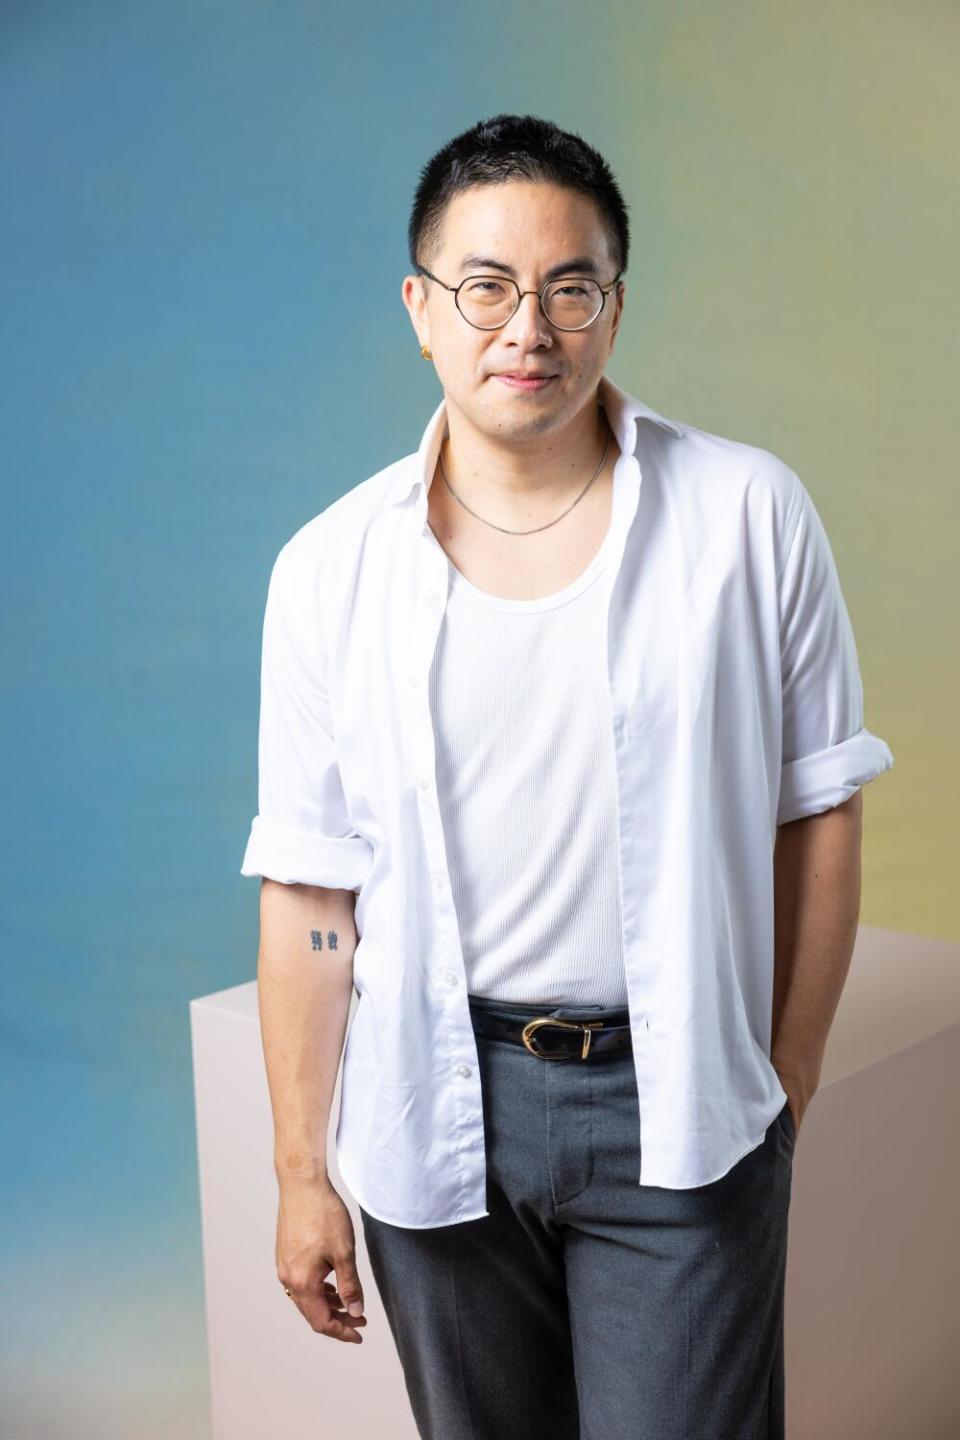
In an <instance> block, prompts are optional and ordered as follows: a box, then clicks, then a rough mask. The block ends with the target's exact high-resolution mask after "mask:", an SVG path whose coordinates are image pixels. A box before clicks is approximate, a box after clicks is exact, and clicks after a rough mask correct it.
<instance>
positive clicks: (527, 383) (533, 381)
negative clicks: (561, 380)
mask: <svg viewBox="0 0 960 1440" xmlns="http://www.w3.org/2000/svg"><path fill="white" fill-rule="evenodd" d="M556 378H557V377H556V375H555V374H545V373H542V372H538V371H534V372H532V373H529V374H526V375H524V374H516V375H511V374H510V373H509V371H501V372H499V373H498V374H495V375H494V379H496V380H500V381H501V382H502V383H503V384H504V385H509V386H510V387H511V389H513V390H543V389H544V388H545V387H546V386H547V385H548V384H549V383H550V381H551V380H555V379H556Z"/></svg>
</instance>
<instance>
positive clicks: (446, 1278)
mask: <svg viewBox="0 0 960 1440" xmlns="http://www.w3.org/2000/svg"><path fill="white" fill-rule="evenodd" d="M470 1004H471V1010H472V1011H473V1010H475V1009H476V1008H477V1007H481V1008H483V1009H484V1010H488V1011H489V1010H494V1011H496V1012H497V1013H499V1014H507V1015H510V1016H513V1017H516V1018H521V1019H524V1020H526V1019H529V1018H530V1016H532V1015H556V1016H559V1017H562V1018H564V1019H601V1020H602V1019H608V1018H610V1019H612V1018H613V1017H617V1018H620V1019H622V1018H624V1017H625V1015H626V1012H625V1011H624V1010H622V1009H618V1010H610V1009H604V1008H601V1007H595V1008H590V1007H582V1006H581V1007H577V1008H575V1009H574V1008H572V1007H565V1006H561V1007H555V1008H552V1009H550V1008H544V1007H542V1006H540V1007H538V1006H535V1005H512V1004H503V1003H502V1002H495V1001H491V1000H486V999H482V998H479V997H476V996H471V999H470ZM543 1043H544V1044H545V1045H547V1044H548V1040H546V1039H544V1041H543ZM477 1051H478V1055H479V1059H480V1066H481V1071H482V1078H481V1084H482V1093H483V1101H484V1120H485V1131H486V1151H487V1208H488V1209H489V1211H490V1214H489V1215H485V1216H483V1217H482V1218H481V1219H479V1220H468V1221H464V1222H462V1223H460V1224H454V1225H441V1226H439V1227H436V1228H433V1229H420V1230H413V1229H407V1228H405V1227H401V1226H397V1225H390V1224H387V1223H386V1222H385V1221H383V1220H379V1219H377V1218H376V1217H375V1216H373V1215H370V1214H369V1213H368V1212H367V1211H365V1210H363V1208H362V1207H361V1217H362V1223H363V1228H364V1238H365V1240H366V1246H367V1254H368V1256H369V1260H370V1266H371V1270H372V1272H373V1276H374V1279H375V1281H376V1284H377V1289H378V1290H379V1292H380V1297H381V1300H382V1301H383V1304H384V1308H385V1310H386V1314H387V1319H388V1322H389V1325H390V1329H391V1331H392V1334H393V1337H394V1341H395V1343H396V1346H397V1351H398V1354H399V1357H400V1363H401V1366H402V1368H403V1373H404V1379H405V1382H406V1388H407V1393H408V1395H409V1398H410V1403H411V1406H412V1409H413V1414H414V1419H415V1421H416V1425H417V1429H418V1432H419V1434H420V1436H421V1437H423V1440H783V1437H784V1362H783V1301H784V1278H785V1269H786V1251H787V1212H788V1210H789V1205H790V1187H791V1178H792V1163H793V1146H794V1140H795V1135H794V1128H793V1119H792V1116H791V1115H790V1111H789V1107H788V1106H786V1105H785V1106H784V1108H783V1110H782V1111H781V1113H780V1115H778V1116H777V1118H776V1119H775V1120H773V1121H772V1122H771V1124H770V1126H769V1127H768V1129H767V1132H766V1135H765V1137H764V1140H763V1142H762V1143H761V1144H760V1145H759V1146H757V1148H756V1149H754V1150H751V1151H750V1152H749V1153H748V1154H747V1155H745V1156H743V1158H742V1159H741V1160H739V1161H738V1162H737V1164H736V1165H734V1166H733V1168H732V1169H731V1170H729V1171H728V1172H727V1174H726V1175H723V1176H721V1178H720V1179H719V1180H715V1181H713V1182H712V1183H711V1184H709V1185H700V1186H697V1187H696V1188H694V1189H688V1190H668V1189H665V1188H663V1187H660V1186H641V1185H639V1183H638V1176H639V1173H640V1118H639V1108H638V1098H637V1087H636V1078H635V1075H634V1070H633V1057H632V1054H631V1052H630V1050H629V1049H627V1050H625V1051H623V1052H622V1053H617V1054H616V1055H613V1056H604V1057H602V1058H597V1059H592V1058H590V1057H588V1058H587V1059H586V1060H585V1061H579V1060H572V1061H568V1060H540V1059H538V1058H537V1057H536V1056H534V1055H531V1054H530V1053H529V1051H527V1050H526V1049H525V1048H524V1047H523V1046H522V1045H519V1046H514V1045H512V1044H510V1043H509V1042H507V1041H504V1040H498V1039H493V1038H490V1037H484V1036H480V1035H478V1036H477Z"/></svg>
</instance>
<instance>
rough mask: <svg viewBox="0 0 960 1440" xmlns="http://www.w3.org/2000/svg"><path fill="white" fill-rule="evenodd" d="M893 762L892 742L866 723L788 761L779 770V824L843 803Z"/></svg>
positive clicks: (887, 768)
mask: <svg viewBox="0 0 960 1440" xmlns="http://www.w3.org/2000/svg"><path fill="white" fill-rule="evenodd" d="M892 765H893V755H892V754H891V751H890V747H889V745H887V743H886V741H885V740H881V739H880V737H879V736H878V735H871V733H870V731H869V730H868V729H867V728H866V726H861V728H860V729H859V730H858V731H857V733H856V734H855V735H851V736H850V737H849V739H847V740H841V741H840V742H839V744H837V745H829V746H828V747H827V749H826V750H817V751H816V752H815V753H814V754H813V755H804V756H802V757H801V758H800V759H799V760H790V761H788V763H787V764H786V765H784V766H783V768H782V770H781V772H780V801H779V805H778V808H777V824H778V825H783V824H785V823H786V821H788V820H799V819H801V818H802V817H803V816H805V815H816V814H818V813H819V812H820V811H822V810H831V809H833V807H834V806H835V805H841V804H842V803H843V801H844V800H849V799H850V796H851V795H852V794H853V793H854V792H855V791H856V790H859V788H860V786H861V785H865V784H866V783H867V781H869V780H874V779H876V777H877V776H878V775H882V774H883V772H884V771H885V770H889V769H890V768H891V766H892Z"/></svg>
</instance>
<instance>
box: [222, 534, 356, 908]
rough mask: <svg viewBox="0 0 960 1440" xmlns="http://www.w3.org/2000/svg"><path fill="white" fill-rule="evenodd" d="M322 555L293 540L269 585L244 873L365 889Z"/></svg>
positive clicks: (289, 881) (279, 559)
mask: <svg viewBox="0 0 960 1440" xmlns="http://www.w3.org/2000/svg"><path fill="white" fill-rule="evenodd" d="M321 587H322V581H321V579H320V577H319V576H318V575H317V573H316V564H315V562H313V561H312V560H311V559H310V558H309V557H305V556H304V555H303V553H302V551H295V550H294V549H293V547H292V545H291V542H289V541H288V542H287V544H286V545H285V546H284V547H283V549H282V550H281V551H280V553H279V555H278V556H277V558H276V561H275V562H274V566H273V570H272V572H271V576H270V583H269V586H268V589H267V602H266V610H265V613H264V620H263V649H262V658H261V668H260V732H259V745H258V760H259V776H258V801H257V805H258V813H257V815H256V816H255V817H254V819H253V822H252V824H251V827H250V834H249V838H248V841H247V847H246V851H245V853H244V857H243V863H242V864H241V867H240V873H241V875H261V876H267V877H269V878H270V879H272V880H279V881H282V882H283V883H284V884H305V885H322V886H325V887H326V888H328V889H331V890H359V889H360V887H361V886H362V884H363V883H364V881H365V880H366V878H367V875H368V873H369V870H370V865H371V861H372V857H373V851H372V847H371V845H370V843H369V841H367V840H365V839H364V838H362V837H361V836H360V835H358V834H357V832H356V831H355V830H354V829H353V828H352V827H351V824H350V820H349V816H348V812H347V804H346V800H345V797H344V792H343V786H342V783H341V778H340V770H339V766H338V763H337V754H336V749H335V745H334V738H333V733H332V729H331V723H330V706H329V701H328V692H327V686H326V662H325V658H324V653H323V652H324V640H323V628H322V594H321V593H320V590H321Z"/></svg>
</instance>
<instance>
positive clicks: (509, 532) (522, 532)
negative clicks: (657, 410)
mask: <svg viewBox="0 0 960 1440" xmlns="http://www.w3.org/2000/svg"><path fill="white" fill-rule="evenodd" d="M597 408H598V409H600V410H602V408H603V407H602V406H598V407H597ZM609 449H610V426H609V425H608V426H607V443H606V445H604V447H603V454H602V455H601V456H600V464H599V465H598V466H597V468H596V470H594V472H593V474H592V475H591V476H590V479H589V480H588V481H587V483H586V485H585V486H584V487H583V489H582V490H581V491H580V494H579V495H578V496H577V498H576V500H574V501H573V503H572V504H570V505H568V506H567V508H566V510H564V511H563V512H562V513H561V514H560V515H558V516H557V519H556V520H548V521H547V523H546V525H535V526H534V527H533V529H532V530H508V529H507V528H506V527H505V526H504V525H494V523H493V521H492V520H484V518H483V516H482V515H478V514H477V512H476V510H471V509H470V506H469V505H468V504H467V502H466V501H465V500H461V499H460V496H459V495H458V494H457V492H456V490H454V488H453V486H452V485H451V484H450V481H449V480H448V479H447V471H446V467H445V466H444V463H443V441H441V443H440V473H441V474H442V476H443V483H444V484H445V485H446V487H447V489H448V490H449V491H450V494H451V495H452V496H453V498H454V500H456V502H457V504H458V505H462V506H463V508H464V510H467V511H469V513H470V514H471V515H472V516H473V517H474V519H476V520H480V521H481V522H482V523H483V524H484V525H489V526H490V528H491V529H493V530H501V531H502V532H503V534H504V535H535V534H536V533H537V531H539V530H549V529H550V526H551V525H556V523H557V521H558V520H562V519H563V517H564V515H569V514H570V511H571V510H572V509H573V506H574V505H579V504H580V501H581V500H582V499H583V497H584V495H586V493H587V491H588V490H589V489H590V486H591V485H592V484H593V482H594V480H596V478H597V476H598V475H599V474H600V471H601V470H602V469H603V462H604V460H606V458H607V451H608V450H609Z"/></svg>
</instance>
